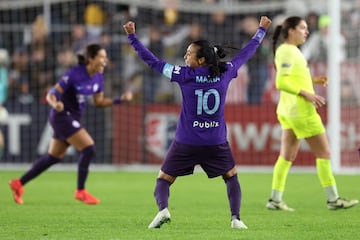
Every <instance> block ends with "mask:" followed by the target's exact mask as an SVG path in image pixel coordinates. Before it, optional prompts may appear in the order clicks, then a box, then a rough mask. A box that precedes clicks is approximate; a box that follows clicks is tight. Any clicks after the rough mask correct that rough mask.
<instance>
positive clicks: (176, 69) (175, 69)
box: [174, 66, 181, 74]
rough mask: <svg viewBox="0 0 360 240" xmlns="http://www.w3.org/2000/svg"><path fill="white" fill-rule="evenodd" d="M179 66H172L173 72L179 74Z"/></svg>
mask: <svg viewBox="0 0 360 240" xmlns="http://www.w3.org/2000/svg"><path fill="white" fill-rule="evenodd" d="M180 70H181V67H180V66H174V74H180Z"/></svg>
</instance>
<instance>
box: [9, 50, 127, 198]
mask: <svg viewBox="0 0 360 240" xmlns="http://www.w3.org/2000/svg"><path fill="white" fill-rule="evenodd" d="M78 60H79V64H78V65H77V66H74V67H72V68H70V69H69V70H68V71H67V72H66V73H65V74H64V75H63V76H62V77H61V79H60V80H59V81H58V83H56V85H55V86H54V87H53V88H52V89H51V90H50V91H49V92H48V94H47V96H46V100H47V102H48V104H49V105H50V106H51V110H50V116H49V119H50V124H51V126H52V128H53V130H54V134H53V138H52V140H51V142H50V146H49V150H48V154H46V155H45V156H43V157H41V158H39V159H38V160H37V161H35V162H34V164H33V165H32V167H31V168H30V169H29V170H28V171H27V172H25V174H24V175H22V176H21V178H19V179H13V180H11V181H10V182H9V185H10V188H11V190H12V191H13V195H14V200H15V202H16V203H18V204H23V203H24V201H23V199H22V195H23V192H24V189H23V186H24V185H25V184H27V183H28V182H29V181H30V180H32V179H34V178H35V177H37V176H38V175H39V174H41V173H42V172H44V171H45V170H46V169H48V168H49V167H50V166H52V165H54V164H56V163H58V162H60V161H61V159H62V158H63V157H64V155H65V152H66V150H67V149H68V147H69V146H70V145H72V146H74V147H75V149H76V150H78V151H79V152H80V156H79V161H78V178H77V189H76V191H75V199H77V200H79V201H82V202H84V203H86V204H98V203H99V202H100V200H99V199H97V198H95V197H94V196H92V195H91V194H90V193H88V192H87V191H86V189H85V181H86V179H87V176H88V172H89V165H90V161H91V159H92V158H93V157H94V155H95V146H94V140H93V138H92V137H91V136H90V135H89V133H88V132H87V130H86V129H85V128H84V127H83V126H82V125H81V123H80V120H81V118H82V115H83V112H84V109H85V106H86V99H87V97H88V96H92V97H93V102H94V105H95V106H96V107H108V106H112V105H114V104H120V103H121V102H122V101H130V100H131V99H132V93H131V92H126V93H124V94H122V95H121V97H117V98H114V99H112V98H107V97H105V96H104V92H103V85H104V77H103V72H104V68H105V66H106V63H107V61H108V59H107V54H106V51H105V49H104V48H102V47H101V46H100V45H98V44H90V45H88V46H87V48H86V52H85V54H84V55H78Z"/></svg>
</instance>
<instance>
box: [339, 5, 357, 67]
mask: <svg viewBox="0 0 360 240" xmlns="http://www.w3.org/2000/svg"><path fill="white" fill-rule="evenodd" d="M343 19H345V23H343V24H342V26H344V27H342V29H343V30H344V36H345V38H346V42H347V44H346V49H347V57H348V60H351V61H357V62H358V61H359V60H360V32H359V31H358V29H359V28H360V1H356V5H355V6H354V8H352V9H351V11H350V12H344V15H343Z"/></svg>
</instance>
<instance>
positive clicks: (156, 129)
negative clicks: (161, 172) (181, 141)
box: [145, 112, 178, 158]
mask: <svg viewBox="0 0 360 240" xmlns="http://www.w3.org/2000/svg"><path fill="white" fill-rule="evenodd" d="M177 121H178V114H176V113H156V112H154V113H149V114H147V115H146V119H145V122H146V149H147V150H148V151H149V152H151V153H153V154H154V155H155V156H156V157H159V158H163V157H165V154H166V152H167V150H168V148H169V146H170V144H171V142H172V140H173V139H174V137H175V130H176V126H177Z"/></svg>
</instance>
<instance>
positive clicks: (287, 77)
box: [266, 16, 359, 211]
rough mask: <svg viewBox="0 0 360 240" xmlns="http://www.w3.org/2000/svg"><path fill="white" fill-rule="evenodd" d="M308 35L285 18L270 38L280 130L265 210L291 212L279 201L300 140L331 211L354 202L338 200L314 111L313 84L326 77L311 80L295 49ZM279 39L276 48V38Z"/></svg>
mask: <svg viewBox="0 0 360 240" xmlns="http://www.w3.org/2000/svg"><path fill="white" fill-rule="evenodd" d="M308 34H309V31H308V28H307V24H306V22H305V21H304V20H303V19H302V18H300V17H297V16H294V17H289V18H287V19H285V21H284V22H283V24H282V25H278V26H277V27H276V29H275V31H274V35H273V50H274V55H275V67H276V88H277V89H279V90H280V99H279V103H278V106H277V110H276V113H277V117H278V120H279V122H280V125H281V128H282V135H281V149H280V155H279V157H278V159H277V161H276V163H275V166H274V172H273V179H272V191H271V197H270V199H269V201H268V202H267V204H266V207H267V208H268V209H272V210H286V211H294V209H293V208H290V207H288V206H287V205H286V203H285V202H284V201H283V193H284V190H285V184H286V178H287V175H288V172H289V169H290V167H291V165H292V163H293V161H294V160H295V158H296V155H297V152H298V150H299V146H300V142H301V139H305V140H306V142H307V144H308V145H309V147H310V149H311V151H312V152H313V153H314V154H315V156H316V169H317V174H318V177H319V180H320V183H321V186H322V187H323V188H324V190H325V193H326V196H327V207H328V209H331V210H336V209H339V208H349V207H352V206H354V205H356V204H358V202H359V201H358V200H347V199H344V198H340V197H339V194H338V191H337V187H336V182H335V178H334V176H333V173H332V168H331V162H330V147H329V143H328V139H327V136H326V132H325V127H324V125H323V123H322V120H321V118H320V115H319V114H318V113H317V111H316V108H320V107H323V106H324V105H325V103H326V101H325V99H324V98H323V97H322V96H319V95H317V94H316V93H315V91H314V87H313V84H314V83H315V84H323V85H327V78H326V77H317V78H312V77H311V74H310V70H309V67H308V63H307V61H306V59H305V57H304V55H303V54H302V52H301V51H300V49H299V46H300V45H301V44H303V43H304V42H305V41H306V38H307V36H308ZM279 37H281V39H282V40H283V41H282V42H281V43H280V45H277V42H278V39H279Z"/></svg>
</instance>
